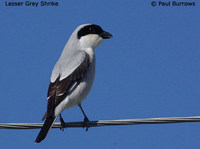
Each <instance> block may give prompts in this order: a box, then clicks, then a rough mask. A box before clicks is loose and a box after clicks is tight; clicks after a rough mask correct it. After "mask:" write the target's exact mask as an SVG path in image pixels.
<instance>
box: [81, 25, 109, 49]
mask: <svg viewBox="0 0 200 149" xmlns="http://www.w3.org/2000/svg"><path fill="white" fill-rule="evenodd" d="M111 37H112V35H111V34H110V33H108V32H106V31H104V30H103V29H102V28H101V27H100V26H98V25H95V24H85V25H81V26H79V30H78V32H77V38H78V40H79V43H80V45H81V46H82V47H84V48H92V49H95V48H97V47H98V45H99V44H100V43H101V42H102V41H103V39H109V38H111Z"/></svg>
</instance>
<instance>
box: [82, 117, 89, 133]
mask: <svg viewBox="0 0 200 149" xmlns="http://www.w3.org/2000/svg"><path fill="white" fill-rule="evenodd" d="M88 122H89V119H88V118H87V117H85V118H84V121H83V128H84V127H85V128H86V132H87V131H88V128H90V127H89V126H88Z"/></svg>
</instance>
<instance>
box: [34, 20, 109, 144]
mask: <svg viewBox="0 0 200 149" xmlns="http://www.w3.org/2000/svg"><path fill="white" fill-rule="evenodd" d="M111 37H112V34H110V33H109V32H107V31H104V30H103V29H102V28H101V27H100V26H99V25H96V24H82V25H80V26H78V27H77V28H76V29H75V30H74V32H73V33H72V35H71V36H70V38H69V40H68V42H67V43H66V45H65V47H64V49H63V51H62V53H61V56H60V58H59V59H58V61H57V62H56V64H55V66H54V68H53V70H52V74H51V79H50V83H49V88H48V92H47V99H48V102H47V110H46V113H45V114H44V116H43V118H42V120H45V122H44V124H43V126H42V128H41V130H40V132H39V134H38V136H37V138H36V140H35V143H39V142H41V141H42V140H44V139H45V138H46V136H47V134H48V132H49V130H50V129H51V127H52V125H53V123H54V122H55V121H56V119H57V118H58V116H60V122H61V126H62V128H61V130H63V129H64V123H65V122H64V119H63V118H62V116H61V112H63V111H64V110H66V109H69V108H70V107H73V106H79V107H80V109H81V111H82V113H83V115H84V121H83V122H84V124H86V123H87V122H89V119H88V117H87V116H86V114H85V112H84V110H83V108H82V106H81V103H82V101H83V100H84V99H85V98H86V97H87V95H88V93H89V92H90V89H91V87H92V84H93V81H94V77H95V62H96V57H95V52H94V50H95V49H96V48H97V47H98V46H99V44H100V43H101V42H102V41H103V40H104V39H109V38H111ZM87 129H88V128H86V130H87Z"/></svg>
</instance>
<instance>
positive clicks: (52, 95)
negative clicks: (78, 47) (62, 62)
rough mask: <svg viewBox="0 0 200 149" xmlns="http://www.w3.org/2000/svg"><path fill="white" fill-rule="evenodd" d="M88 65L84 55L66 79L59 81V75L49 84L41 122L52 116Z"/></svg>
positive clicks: (87, 59)
mask: <svg viewBox="0 0 200 149" xmlns="http://www.w3.org/2000/svg"><path fill="white" fill-rule="evenodd" d="M89 65H90V59H89V55H88V54H86V56H85V59H84V60H83V62H82V63H81V64H80V65H79V66H78V67H77V68H76V69H75V70H74V71H73V72H72V73H71V74H70V75H69V76H68V77H66V78H64V79H63V80H60V75H59V76H58V77H57V79H56V80H55V81H54V82H50V84H49V89H48V93H47V97H48V104H47V112H46V113H45V115H44V117H43V119H42V120H44V119H45V118H46V117H49V116H54V110H55V108H56V106H58V105H59V104H60V103H61V102H62V101H63V100H64V99H65V97H66V96H67V94H68V92H69V90H70V88H71V87H72V85H73V84H74V83H75V82H78V81H79V80H81V79H82V78H83V77H84V75H85V74H86V72H87V70H88V67H89Z"/></svg>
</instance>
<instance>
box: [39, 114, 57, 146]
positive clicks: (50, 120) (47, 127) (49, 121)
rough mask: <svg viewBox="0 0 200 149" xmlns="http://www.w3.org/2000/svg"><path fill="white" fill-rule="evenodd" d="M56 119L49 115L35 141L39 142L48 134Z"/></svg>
mask: <svg viewBox="0 0 200 149" xmlns="http://www.w3.org/2000/svg"><path fill="white" fill-rule="evenodd" d="M55 120H56V117H51V116H50V117H47V118H46V120H45V122H44V125H43V126H42V129H41V130H40V133H39V134H38V136H37V138H36V140H35V143H39V142H41V141H42V140H44V139H45V137H46V136H47V134H48V132H49V130H50V129H51V127H52V125H53V122H54V121H55Z"/></svg>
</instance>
